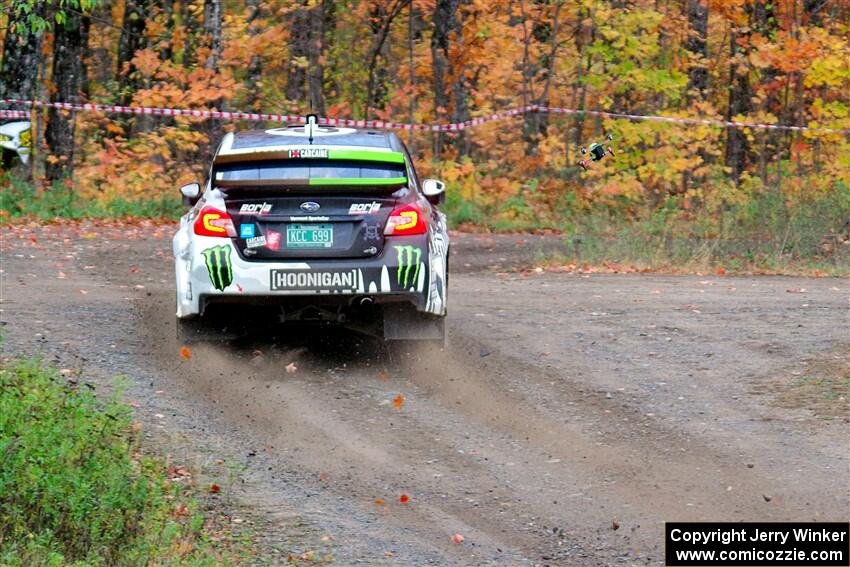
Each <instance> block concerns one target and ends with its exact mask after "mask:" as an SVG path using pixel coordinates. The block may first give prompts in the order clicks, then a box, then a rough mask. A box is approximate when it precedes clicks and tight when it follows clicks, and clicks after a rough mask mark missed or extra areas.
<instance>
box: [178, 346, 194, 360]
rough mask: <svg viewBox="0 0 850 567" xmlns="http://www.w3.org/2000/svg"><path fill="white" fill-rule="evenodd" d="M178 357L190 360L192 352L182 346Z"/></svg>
mask: <svg viewBox="0 0 850 567" xmlns="http://www.w3.org/2000/svg"><path fill="white" fill-rule="evenodd" d="M180 357H181V358H182V359H183V360H189V359H190V358H192V351H191V350H189V347H185V346H184V347H181V348H180Z"/></svg>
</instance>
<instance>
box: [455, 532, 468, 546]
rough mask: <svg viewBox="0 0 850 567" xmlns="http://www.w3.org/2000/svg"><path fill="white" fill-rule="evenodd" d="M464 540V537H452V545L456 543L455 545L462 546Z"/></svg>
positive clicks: (457, 535)
mask: <svg viewBox="0 0 850 567" xmlns="http://www.w3.org/2000/svg"><path fill="white" fill-rule="evenodd" d="M464 539H465V538H464V537H463V536H462V535H460V534H455V535H453V536H452V543H454V544H455V545H460V544H462V543H463V540H464Z"/></svg>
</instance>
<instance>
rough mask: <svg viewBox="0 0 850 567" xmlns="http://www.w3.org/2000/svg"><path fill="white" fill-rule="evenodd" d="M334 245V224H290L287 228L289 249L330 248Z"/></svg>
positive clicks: (287, 245)
mask: <svg viewBox="0 0 850 567" xmlns="http://www.w3.org/2000/svg"><path fill="white" fill-rule="evenodd" d="M333 243H334V227H333V225H332V224H290V225H288V226H287V227H286V247H287V248H330V247H331V246H333Z"/></svg>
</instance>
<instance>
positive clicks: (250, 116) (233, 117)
mask: <svg viewBox="0 0 850 567" xmlns="http://www.w3.org/2000/svg"><path fill="white" fill-rule="evenodd" d="M0 104H11V105H19V106H28V107H30V108H59V109H63V110H76V111H97V112H108V113H113V114H137V115H152V116H188V117H192V118H213V119H217V120H228V121H253V122H281V123H296V124H303V123H304V122H305V121H306V119H305V117H304V116H289V115H285V114H264V113H257V112H230V111H219V110H197V109H188V108H158V107H148V106H117V105H107V104H91V103H84V104H77V103H69V102H42V101H37V100H18V99H0ZM532 112H539V113H547V114H570V115H589V116H600V117H602V118H621V119H627V120H639V121H653V122H668V123H673V124H700V125H706V126H719V127H721V128H761V129H768V130H790V131H795V132H818V133H822V134H850V128H844V129H835V128H813V127H809V126H785V125H782V124H759V123H752V122H734V121H730V120H712V119H700V118H678V117H673V116H652V115H643V114H623V113H618V112H604V111H601V110H576V109H573V108H561V107H557V106H541V105H537V104H532V105H528V106H521V107H518V108H511V109H509V110H503V111H501V112H497V113H494V114H488V115H486V116H480V117H478V118H472V119H470V120H464V121H463V122H453V123H448V124H407V123H403V122H388V121H384V120H352V119H350V118H319V124H322V125H324V126H350V127H354V128H379V129H385V130H417V131H429V132H457V131H461V130H466V129H467V128H473V127H475V126H480V125H481V124H487V123H488V122H496V121H499V120H505V119H507V118H511V117H513V116H519V115H522V114H528V113H532ZM28 116H29V114H28V112H26V111H21V110H0V118H26V117H28Z"/></svg>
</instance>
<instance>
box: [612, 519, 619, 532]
mask: <svg viewBox="0 0 850 567" xmlns="http://www.w3.org/2000/svg"><path fill="white" fill-rule="evenodd" d="M611 529H612V530H614V531H617V530H619V529H620V522H618V521H617V520H611Z"/></svg>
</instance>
